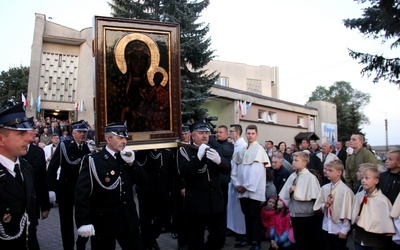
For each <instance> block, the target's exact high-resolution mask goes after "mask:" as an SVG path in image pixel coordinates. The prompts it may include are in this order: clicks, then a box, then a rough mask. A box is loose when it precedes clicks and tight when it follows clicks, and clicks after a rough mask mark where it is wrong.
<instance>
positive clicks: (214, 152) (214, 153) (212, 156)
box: [206, 148, 221, 165]
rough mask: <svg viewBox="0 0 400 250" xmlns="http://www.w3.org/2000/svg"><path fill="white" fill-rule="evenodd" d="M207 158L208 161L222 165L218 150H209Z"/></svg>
mask: <svg viewBox="0 0 400 250" xmlns="http://www.w3.org/2000/svg"><path fill="white" fill-rule="evenodd" d="M206 156H207V159H209V160H210V161H213V162H215V163H216V164H217V165H219V164H220V163H221V156H219V154H218V152H217V150H215V149H213V148H210V149H209V150H207V153H206Z"/></svg>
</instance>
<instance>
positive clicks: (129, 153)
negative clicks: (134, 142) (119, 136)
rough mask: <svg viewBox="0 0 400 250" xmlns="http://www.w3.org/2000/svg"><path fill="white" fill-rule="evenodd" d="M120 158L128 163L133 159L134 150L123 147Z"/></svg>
mask: <svg viewBox="0 0 400 250" xmlns="http://www.w3.org/2000/svg"><path fill="white" fill-rule="evenodd" d="M120 153H121V158H122V159H123V160H124V161H125V162H126V163H128V164H131V163H133V162H134V161H135V152H133V150H132V149H130V148H128V147H125V148H124V149H123V150H122V151H121V152H120Z"/></svg>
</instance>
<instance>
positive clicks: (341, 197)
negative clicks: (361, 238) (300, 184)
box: [314, 160, 354, 250]
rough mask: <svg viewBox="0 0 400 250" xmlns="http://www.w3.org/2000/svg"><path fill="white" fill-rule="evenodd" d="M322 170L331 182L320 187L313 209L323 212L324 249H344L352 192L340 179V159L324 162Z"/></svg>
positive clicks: (349, 220) (348, 226)
mask: <svg viewBox="0 0 400 250" xmlns="http://www.w3.org/2000/svg"><path fill="white" fill-rule="evenodd" d="M324 172H325V174H326V177H327V178H328V180H330V181H331V182H330V183H328V184H325V185H324V186H323V187H322V188H321V191H320V193H319V196H318V198H317V200H316V201H315V204H314V210H316V211H318V210H321V211H322V212H323V213H324V219H323V223H322V229H323V230H324V236H325V241H324V242H325V249H329V250H330V249H340V250H346V249H347V247H346V242H347V233H348V232H349V231H350V222H351V214H352V205H353V198H354V193H353V191H352V190H351V189H350V188H349V187H348V186H347V185H346V184H345V183H343V181H342V180H341V177H342V175H343V172H344V166H343V163H342V161H341V160H333V161H331V162H329V163H327V164H325V167H324Z"/></svg>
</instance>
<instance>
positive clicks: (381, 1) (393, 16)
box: [344, 0, 400, 85]
mask: <svg viewBox="0 0 400 250" xmlns="http://www.w3.org/2000/svg"><path fill="white" fill-rule="evenodd" d="M356 1H357V2H359V3H360V2H361V3H365V2H370V4H371V6H370V7H367V8H364V9H363V10H364V13H363V15H362V17H361V18H353V19H345V20H344V25H345V26H346V27H347V28H350V29H357V30H358V31H360V32H361V33H362V34H364V35H365V36H366V37H372V38H373V39H378V38H380V39H382V43H390V48H391V49H395V48H397V46H399V44H400V36H399V34H400V1H398V0H356ZM349 51H350V52H349V54H350V56H351V57H352V58H353V59H356V60H358V61H359V62H360V64H364V65H366V66H365V67H364V68H363V69H362V70H361V73H362V75H367V76H368V77H370V76H371V75H372V74H373V73H374V72H375V77H374V79H373V82H374V83H377V82H378V81H379V80H381V79H383V80H387V81H389V82H392V83H394V84H399V85H400V79H399V77H400V76H399V74H400V58H398V57H395V58H387V57H384V56H383V55H378V54H376V55H372V54H368V53H362V52H356V51H354V50H351V49H350V50H349Z"/></svg>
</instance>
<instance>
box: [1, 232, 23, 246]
mask: <svg viewBox="0 0 400 250" xmlns="http://www.w3.org/2000/svg"><path fill="white" fill-rule="evenodd" d="M25 232H26V230H25V229H24V231H23V233H22V235H21V236H20V237H19V238H17V239H15V240H0V249H1V250H3V249H4V250H6V249H7V250H8V249H10V250H24V249H28V248H27V242H26V233H25Z"/></svg>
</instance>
